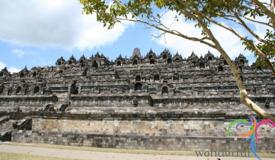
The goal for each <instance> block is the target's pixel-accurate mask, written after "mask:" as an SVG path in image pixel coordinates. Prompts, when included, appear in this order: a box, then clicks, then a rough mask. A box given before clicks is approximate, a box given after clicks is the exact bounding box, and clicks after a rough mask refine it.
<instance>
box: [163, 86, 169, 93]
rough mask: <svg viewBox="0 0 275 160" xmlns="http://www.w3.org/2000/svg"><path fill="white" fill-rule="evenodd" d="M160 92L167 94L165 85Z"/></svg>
mask: <svg viewBox="0 0 275 160" xmlns="http://www.w3.org/2000/svg"><path fill="white" fill-rule="evenodd" d="M161 94H168V87H167V86H164V87H162V89H161Z"/></svg>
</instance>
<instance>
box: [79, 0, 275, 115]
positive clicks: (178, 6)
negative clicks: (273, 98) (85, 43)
mask: <svg viewBox="0 0 275 160" xmlns="http://www.w3.org/2000/svg"><path fill="white" fill-rule="evenodd" d="M273 1H274V0H272V2H273ZM80 2H81V3H82V4H83V11H84V13H86V14H96V17H97V20H98V21H100V22H102V23H103V24H104V26H106V27H108V28H112V27H113V26H114V25H115V24H116V23H119V22H121V21H123V20H128V21H133V22H138V23H143V24H145V25H147V26H150V27H152V28H155V29H158V30H160V31H162V32H163V33H164V34H165V33H170V34H173V35H175V36H179V37H181V38H184V39H187V40H191V41H196V42H200V43H203V44H205V45H207V46H209V47H212V48H213V49H216V50H217V51H218V52H219V53H220V54H221V56H222V57H223V58H224V59H225V61H226V62H227V63H228V64H229V66H230V68H231V71H232V74H233V76H234V78H235V80H236V84H237V86H238V88H239V90H240V98H241V100H242V102H243V103H244V104H245V105H247V107H249V108H251V109H252V110H253V111H255V112H256V113H258V114H260V115H262V116H264V117H270V115H269V114H268V113H266V112H265V111H264V110H263V109H261V107H260V106H258V105H256V104H255V103H254V102H253V101H251V100H250V99H249V97H248V94H247V92H246V88H245V85H243V82H242V80H241V77H240V71H239V69H238V67H237V66H236V64H235V63H234V62H232V60H231V59H230V57H229V54H228V53H227V52H226V51H225V50H224V48H223V47H222V45H221V44H222V43H224V42H220V41H218V40H217V38H216V37H215V36H214V34H213V32H212V30H211V28H210V26H211V25H217V26H219V27H221V28H222V29H224V30H227V31H229V32H231V33H232V34H233V35H235V36H236V37H237V38H239V39H240V42H241V43H242V44H243V45H245V47H246V49H247V50H249V51H251V52H253V53H255V55H256V57H257V61H256V62H257V65H260V66H262V67H268V68H269V69H271V71H272V74H273V75H275V69H274V56H275V30H274V28H275V14H274V11H272V10H271V9H270V4H266V3H263V2H262V1H259V0H109V1H107V0H80ZM166 11H173V12H176V13H177V16H180V17H183V19H184V20H191V21H193V22H195V24H196V27H198V28H199V29H200V30H201V31H202V32H201V36H202V37H193V36H190V35H185V34H184V33H183V31H180V30H173V29H171V28H170V27H168V26H167V25H165V24H163V23H162V21H161V17H162V15H163V13H165V12H166ZM175 18H176V20H182V18H177V17H175ZM225 21H227V22H230V23H232V24H234V25H230V26H229V25H226V23H223V22H225ZM251 24H257V25H262V26H263V27H265V28H267V30H266V34H265V36H264V37H261V36H260V35H258V34H257V33H256V32H255V31H254V29H253V27H251ZM232 26H233V27H232ZM234 26H235V27H234ZM236 26H238V27H239V26H240V27H241V28H242V29H243V30H245V31H246V32H247V33H249V35H243V33H241V32H240V31H239V28H237V27H236Z"/></svg>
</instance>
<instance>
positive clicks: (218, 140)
mask: <svg viewBox="0 0 275 160" xmlns="http://www.w3.org/2000/svg"><path fill="white" fill-rule="evenodd" d="M234 62H235V63H236V64H237V65H238V66H239V67H240V70H241V76H242V79H243V81H244V83H245V85H246V87H247V90H248V92H249V95H250V97H251V98H252V99H253V100H254V101H255V102H256V103H257V104H259V105H261V106H263V107H264V109H265V110H267V111H268V112H270V113H273V114H275V78H274V77H272V76H271V72H270V71H269V70H266V69H261V68H256V67H255V65H251V66H250V65H249V64H248V61H247V59H246V58H245V57H244V56H243V55H239V56H238V57H237V58H236V59H235V60H234ZM251 114H253V113H252V112H251V111H250V110H249V109H247V107H246V106H244V105H243V104H241V103H240V100H239V91H238V88H237V86H236V84H235V81H234V79H233V77H232V75H231V72H230V69H229V66H228V65H227V64H226V62H225V61H224V60H223V59H222V58H218V57H215V56H213V55H212V54H211V53H208V54H206V55H205V56H204V57H198V56H197V55H196V54H194V53H192V54H191V55H190V56H189V57H188V58H186V59H184V58H182V57H181V56H180V55H179V54H175V55H171V53H170V52H169V51H168V50H164V51H163V52H161V53H160V54H159V55H156V54H155V53H154V52H153V51H152V50H150V51H149V52H148V53H147V54H146V55H145V56H142V55H141V53H140V50H139V49H137V48H136V49H134V51H133V54H132V56H131V57H130V58H123V57H122V56H119V57H118V58H117V59H116V60H115V61H110V60H108V59H107V58H106V57H105V56H104V55H102V54H98V53H97V54H96V55H94V56H91V57H90V58H86V57H84V56H82V57H81V58H80V59H79V60H76V59H75V58H74V57H73V56H72V57H70V58H69V60H64V59H63V58H62V57H61V58H59V59H58V60H57V61H56V65H55V66H51V67H34V68H32V69H31V70H28V69H27V68H24V69H23V70H21V71H20V72H19V73H14V74H10V73H9V72H8V70H7V69H6V68H4V69H3V70H2V71H1V72H0V139H1V140H3V141H4V140H6V141H7V140H8V141H15V142H27V143H51V144H63V145H77V146H94V147H114V148H150V149H183V150H205V149H208V150H222V151H236V150H237V151H238V150H248V149H249V147H248V145H249V143H248V142H245V141H244V140H243V139H241V138H236V137H234V136H232V135H228V134H227V128H228V124H229V122H230V121H231V120H234V119H239V118H247V116H248V115H251ZM257 118H260V117H257ZM245 129H246V128H245V126H244V130H245ZM234 132H236V133H234V134H237V132H240V131H234ZM260 136H261V139H260V143H259V144H258V150H261V151H267V152H271V151H275V128H273V129H271V128H269V126H263V127H262V128H261V129H260Z"/></svg>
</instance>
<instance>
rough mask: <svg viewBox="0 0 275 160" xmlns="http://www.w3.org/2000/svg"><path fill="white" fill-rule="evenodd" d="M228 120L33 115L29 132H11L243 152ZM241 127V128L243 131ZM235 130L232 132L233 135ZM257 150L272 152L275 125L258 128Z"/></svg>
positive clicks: (244, 145) (84, 142)
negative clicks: (88, 118)
mask: <svg viewBox="0 0 275 160" xmlns="http://www.w3.org/2000/svg"><path fill="white" fill-rule="evenodd" d="M229 121H230V119H227V120H226V119H219V118H216V119H215V118H203V119H202V118H200V117H193V118H185V119H179V120H161V119H160V120H141V119H136V120H118V119H113V118H111V119H109V120H108V119H105V120H80V119H67V118H64V119H63V118H60V117H59V118H56V117H55V118H54V117H52V118H41V117H34V118H33V121H32V131H17V132H13V135H12V140H13V141H16V142H32V143H53V144H63V145H77V146H93V147H115V148H143V149H144V148H151V149H177V150H181V149H183V150H219V151H246V150H248V149H249V144H248V142H245V140H244V139H241V138H234V137H232V136H228V134H227V131H228V130H227V128H228V123H229ZM246 130H247V128H245V127H244V128H243V129H242V130H241V131H238V132H242V131H246ZM236 133H237V132H235V131H234V134H236ZM260 135H261V139H260V143H259V144H258V145H257V147H258V150H260V151H265V152H271V151H275V128H273V129H271V128H270V127H268V126H262V127H261V128H260Z"/></svg>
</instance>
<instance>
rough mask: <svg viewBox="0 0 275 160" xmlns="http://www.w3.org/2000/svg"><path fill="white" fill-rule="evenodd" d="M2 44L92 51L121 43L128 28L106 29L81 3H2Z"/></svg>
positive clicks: (68, 0) (71, 0)
mask: <svg viewBox="0 0 275 160" xmlns="http://www.w3.org/2000/svg"><path fill="white" fill-rule="evenodd" d="M0 21H1V25H0V40H2V41H7V42H12V43H15V44H20V45H28V46H36V47H48V46H50V47H62V48H66V49H73V48H79V49H86V48H87V49H91V48H94V47H98V46H101V45H104V44H106V43H111V42H113V41H115V40H116V39H118V37H119V36H121V35H122V33H123V32H124V30H125V29H126V27H127V25H128V24H118V25H116V26H115V27H114V29H112V30H108V29H106V28H103V25H102V24H101V23H99V22H97V21H96V17H95V16H92V15H83V14H82V5H81V4H80V3H79V1H78V0H39V1H38V0H28V2H27V3H26V1H25V0H16V1H0Z"/></svg>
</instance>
